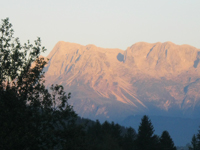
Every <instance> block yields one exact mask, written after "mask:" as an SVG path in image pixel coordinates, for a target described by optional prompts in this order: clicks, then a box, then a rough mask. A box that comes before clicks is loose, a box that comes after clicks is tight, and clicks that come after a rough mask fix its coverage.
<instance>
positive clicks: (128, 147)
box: [83, 115, 176, 150]
mask: <svg viewBox="0 0 200 150" xmlns="http://www.w3.org/2000/svg"><path fill="white" fill-rule="evenodd" d="M83 125H84V127H85V137H84V139H87V140H86V141H87V143H88V145H87V149H91V150H92V149H96V150H104V149H105V150H113V149H115V150H176V147H175V145H174V142H173V140H172V138H171V137H170V135H169V133H168V132H167V131H163V133H162V135H161V136H158V135H155V134H154V127H153V125H152V123H151V120H150V119H149V118H148V116H146V115H145V116H143V118H142V119H141V123H140V126H139V129H138V133H136V131H135V130H134V129H133V128H132V127H129V128H125V127H123V126H120V125H119V124H115V123H114V122H111V123H109V122H107V121H105V122H104V123H103V124H100V122H99V121H98V120H97V121H96V122H91V121H89V122H88V123H86V124H85V123H83Z"/></svg>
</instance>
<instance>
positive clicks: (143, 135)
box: [136, 115, 157, 150]
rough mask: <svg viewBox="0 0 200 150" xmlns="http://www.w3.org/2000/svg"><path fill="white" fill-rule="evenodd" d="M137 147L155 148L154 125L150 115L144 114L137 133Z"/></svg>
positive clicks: (140, 148) (139, 149)
mask: <svg viewBox="0 0 200 150" xmlns="http://www.w3.org/2000/svg"><path fill="white" fill-rule="evenodd" d="M136 144H137V149H138V150H154V149H155V148H156V146H157V145H156V142H155V141H154V127H153V125H152V123H151V120H150V119H149V118H148V116H146V115H145V116H143V118H142V120H141V123H140V126H139V128H138V135H137V140H136Z"/></svg>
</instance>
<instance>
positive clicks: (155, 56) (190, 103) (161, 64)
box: [44, 41, 200, 120]
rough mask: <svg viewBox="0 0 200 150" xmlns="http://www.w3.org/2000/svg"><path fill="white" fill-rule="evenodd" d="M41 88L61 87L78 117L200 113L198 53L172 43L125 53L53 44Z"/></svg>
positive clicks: (141, 46)
mask: <svg viewBox="0 0 200 150" xmlns="http://www.w3.org/2000/svg"><path fill="white" fill-rule="evenodd" d="M48 58H49V63H48V65H47V66H46V68H45V69H44V70H45V72H46V73H45V78H46V85H47V86H48V87H49V86H50V85H51V84H52V83H53V84H62V85H63V86H64V88H65V90H66V92H71V93H72V98H71V99H70V101H69V103H70V104H72V105H73V106H74V109H75V111H76V112H77V113H78V114H79V115H80V116H83V117H89V118H91V119H108V120H109V119H110V120H114V119H115V120H120V119H123V118H125V117H127V116H129V115H134V114H147V113H148V114H152V115H167V116H186V117H195V116H198V115H199V114H200V111H198V108H199V107H200V103H199V101H200V80H199V79H200V65H199V61H200V50H199V49H197V48H195V47H192V46H189V45H175V44H174V43H172V42H165V43H153V44H150V43H145V42H140V43H136V44H133V45H132V46H131V47H129V48H127V50H120V49H105V48H100V47H96V46H95V45H86V46H83V45H79V44H75V43H68V42H62V41H60V42H58V43H57V44H56V45H55V47H54V48H53V50H52V51H51V53H50V54H49V55H48Z"/></svg>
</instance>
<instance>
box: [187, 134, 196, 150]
mask: <svg viewBox="0 0 200 150" xmlns="http://www.w3.org/2000/svg"><path fill="white" fill-rule="evenodd" d="M189 150H198V141H197V138H196V135H195V134H194V135H193V137H192V141H191V146H190V147H189Z"/></svg>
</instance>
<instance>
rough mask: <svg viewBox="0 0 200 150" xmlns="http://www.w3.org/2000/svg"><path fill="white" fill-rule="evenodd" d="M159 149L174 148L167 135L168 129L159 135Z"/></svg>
mask: <svg viewBox="0 0 200 150" xmlns="http://www.w3.org/2000/svg"><path fill="white" fill-rule="evenodd" d="M160 146H161V148H160V150H176V147H175V146H174V142H173V140H172V138H171V137H170V135H169V132H168V131H163V132H162V135H161V137H160Z"/></svg>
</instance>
